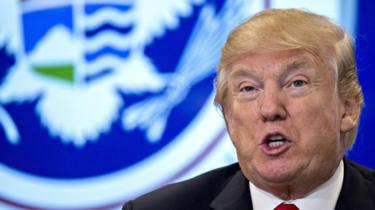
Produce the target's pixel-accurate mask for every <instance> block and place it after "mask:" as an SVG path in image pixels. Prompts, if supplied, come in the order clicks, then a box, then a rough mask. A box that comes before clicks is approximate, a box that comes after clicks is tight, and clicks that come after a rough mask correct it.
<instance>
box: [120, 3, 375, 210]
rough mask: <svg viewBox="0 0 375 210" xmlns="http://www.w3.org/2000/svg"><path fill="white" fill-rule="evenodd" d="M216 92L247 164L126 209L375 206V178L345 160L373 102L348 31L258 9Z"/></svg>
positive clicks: (318, 19)
mask: <svg viewBox="0 0 375 210" xmlns="http://www.w3.org/2000/svg"><path fill="white" fill-rule="evenodd" d="M216 89H217V93H216V97H215V103H216V104H217V105H218V106H219V107H220V109H221V111H222V112H223V115H224V119H225V122H226V125H227V129H228V133H229V136H230V138H231V140H232V142H233V144H234V146H235V148H236V151H237V157H238V161H239V163H238V164H234V165H231V166H228V167H224V168H221V169H217V170H214V171H211V172H208V173H206V174H203V175H201V176H198V177H196V178H193V179H191V180H188V181H184V182H181V183H177V184H172V185H170V186H167V187H164V188H162V189H160V190H157V191H154V192H152V193H149V194H147V195H144V196H142V197H140V198H138V199H136V200H134V201H130V202H128V203H127V204H125V205H124V209H134V210H146V209H150V210H151V209H152V210H169V209H171V210H180V209H186V210H188V209H189V210H203V209H216V210H219V209H222V210H224V209H227V210H230V209H232V210H242V209H243V210H245V209H246V210H250V209H254V210H273V209H276V210H282V209H300V210H310V209H311V210H312V209H314V210H316V209H322V210H333V209H337V210H339V209H353V210H354V209H356V210H358V209H375V172H374V171H370V170H369V169H366V168H364V167H362V166H359V165H357V164H355V163H353V162H351V161H349V160H347V159H345V157H344V155H345V151H346V150H348V149H350V148H351V146H352V144H353V142H354V138H355V136H356V131H357V126H358V121H359V116H360V112H361V107H362V103H363V96H362V90H361V87H360V85H359V83H358V79H357V73H356V63H355V58H354V52H353V44H352V41H351V39H350V37H349V36H348V34H347V33H345V32H344V31H343V29H342V28H340V27H339V26H337V25H335V24H333V23H332V22H330V21H329V20H328V19H327V18H326V17H323V16H320V15H316V14H313V13H310V12H306V11H302V10H297V9H287V10H266V11H263V12H261V13H258V14H257V15H255V16H254V17H252V18H251V19H249V20H247V21H246V22H244V23H243V24H241V25H240V26H239V27H237V28H236V29H235V30H234V31H233V32H232V33H231V34H230V36H229V38H228V40H227V42H226V44H225V46H224V48H223V51H222V57H221V60H220V64H219V71H218V76H217V81H216Z"/></svg>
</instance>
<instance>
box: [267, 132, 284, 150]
mask: <svg viewBox="0 0 375 210" xmlns="http://www.w3.org/2000/svg"><path fill="white" fill-rule="evenodd" d="M287 142H288V140H287V138H286V137H285V136H284V135H282V134H280V133H276V134H269V135H267V136H266V137H265V138H264V139H263V141H262V144H263V145H265V146H266V147H268V148H269V149H274V148H279V147H281V146H283V145H284V144H286V143H287Z"/></svg>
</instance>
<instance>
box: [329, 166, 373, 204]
mask: <svg viewBox="0 0 375 210" xmlns="http://www.w3.org/2000/svg"><path fill="white" fill-rule="evenodd" d="M344 162H345V167H344V183H343V186H342V190H341V193H340V196H339V202H338V207H337V208H336V209H375V200H374V198H375V171H374V170H372V169H369V168H367V167H365V166H362V165H360V164H358V163H354V162H353V161H350V160H347V159H344Z"/></svg>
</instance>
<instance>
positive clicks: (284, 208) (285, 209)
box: [274, 203, 299, 210]
mask: <svg viewBox="0 0 375 210" xmlns="http://www.w3.org/2000/svg"><path fill="white" fill-rule="evenodd" d="M274 210H299V208H298V207H297V206H296V205H294V204H286V203H281V204H280V205H278V206H276V208H275V209H274Z"/></svg>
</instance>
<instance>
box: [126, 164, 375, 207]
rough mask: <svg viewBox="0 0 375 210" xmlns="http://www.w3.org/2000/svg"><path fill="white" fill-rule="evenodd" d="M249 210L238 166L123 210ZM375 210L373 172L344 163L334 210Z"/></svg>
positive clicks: (168, 189)
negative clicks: (341, 181)
mask: <svg viewBox="0 0 375 210" xmlns="http://www.w3.org/2000/svg"><path fill="white" fill-rule="evenodd" d="M209 209H215V210H252V209H253V207H252V203H251V197H250V190H249V183H248V181H247V179H246V178H245V177H244V175H243V174H242V172H241V170H240V168H239V165H238V164H233V165H230V166H227V167H224V168H219V169H216V170H213V171H210V172H207V173H205V174H202V175H200V176H198V177H195V178H193V179H190V180H187V181H184V182H180V183H176V184H172V185H169V186H166V187H163V188H161V189H159V190H156V191H154V192H151V193H148V194H146V195H143V196H142V197H140V198H138V199H136V200H134V201H129V202H128V203H126V204H125V205H124V206H123V210H209ZM344 209H345V210H362V209H366V210H370V209H371V210H375V171H371V170H369V169H367V168H365V167H362V166H360V165H358V164H355V163H353V162H351V161H349V160H346V159H344V183H343V186H342V190H341V192H340V195H339V198H338V201H337V204H336V210H344Z"/></svg>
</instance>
